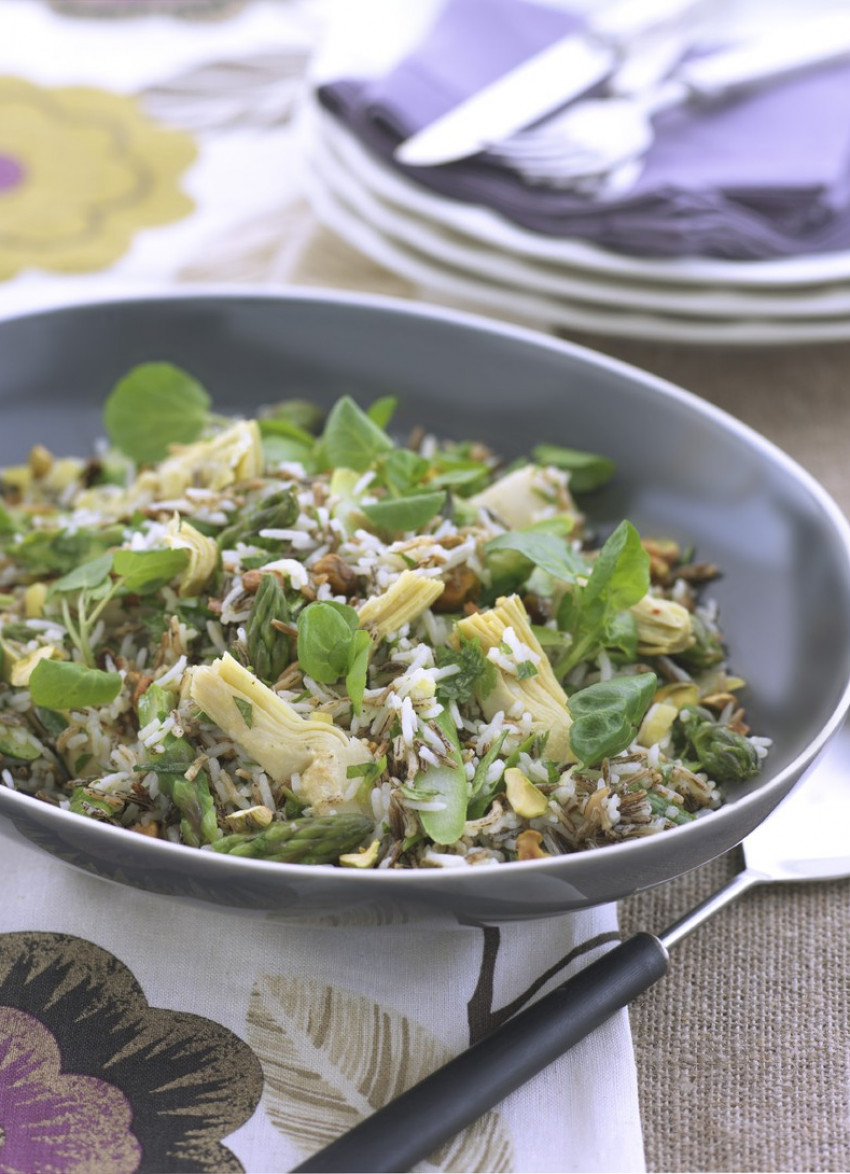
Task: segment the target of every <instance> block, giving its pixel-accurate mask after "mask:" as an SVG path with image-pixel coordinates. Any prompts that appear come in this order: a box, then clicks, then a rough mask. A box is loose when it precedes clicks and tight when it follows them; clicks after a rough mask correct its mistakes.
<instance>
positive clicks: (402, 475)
mask: <svg viewBox="0 0 850 1174" xmlns="http://www.w3.org/2000/svg"><path fill="white" fill-rule="evenodd" d="M430 467H431V466H430V465H429V463H428V461H426V459H425V458H424V457H420V456H419V454H418V453H415V452H411V451H410V449H409V448H394V449H393V450H392V452H388V453H387V455H386V456H385V457H381V458H380V461H379V462H378V471H379V475H380V478H381V480H382V481H383V482H384V484H385V485H386V487H387V488H388V489H389V490H391V491H392V492H394V493H398V494H404V493H410V492H411V490H413V489H414V488H415V487H416V486H417V485H418V484H419V482H420V481H421V480H422V478H423V477H424V476H425V474H426V473H427V472H428V470H429V469H430Z"/></svg>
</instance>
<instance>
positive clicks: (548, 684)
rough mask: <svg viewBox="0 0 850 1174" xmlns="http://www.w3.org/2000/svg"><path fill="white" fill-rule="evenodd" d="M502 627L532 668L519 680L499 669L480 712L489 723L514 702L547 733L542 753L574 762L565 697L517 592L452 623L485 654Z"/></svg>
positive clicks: (499, 640) (498, 641) (501, 635)
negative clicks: (532, 661)
mask: <svg viewBox="0 0 850 1174" xmlns="http://www.w3.org/2000/svg"><path fill="white" fill-rule="evenodd" d="M507 628H511V629H513V632H514V635H515V636H516V637H517V638H518V639H519V640H520V641H522V643H523V644H524V645H526V647H527V648H529V649H530V650H531V651H532V652H533V653H536V654H537V656H538V657H539V660H538V661H537V662H536V669H537V671H536V673H535V674H534V676H532V677H525V678H522V679H520V678H518V677H513V676H511V675H510V674H508V673H505V672H503V671H502V670H500V671H499V672H498V674H497V678H496V686H495V688H494V689H492V690H491V691H490V692H489V693H488V694H487V696H486V697H480V698H479V701H480V703H481V708H482V710H483V712H484V716H485V717H486V718H487V720H488V721H489V720H490V719H492V718H493V717H494V716H495V715H496V714H497V713H498V711H499V710H504V711H508V710H510V709H511V708H512V706H513V705H515V704H516V702H517V701H519V702H520V704H521V705H522V707H523V709H524V710H527V711H528V712H529V713H530V714H531V720H532V726H533V728H534V730H535V732H536V733H548V735H549V738H548V741H547V742H546V757H547V758H550V759H552V761H553V762H561V763H565V762H575V761H576V757H575V755H574V754H573V752H572V750H571V749H570V726H571V725H572V718H571V717H570V714H569V710H568V708H567V695H566V693H565V692H564V690H563V689H562V688H561V686H560V685H559V684H558V680H557V678H556V676H555V674H554V672H553V671H552V666H551V664H550V663H549V659H548V657H547V656H546V653H545V652H544V651H543V648H542V647H541V645H540V642H539V641H538V639H537V637H536V636H535V635H534V632H533V631H532V628H531V623H530V622H529V619H528V613H527V612H526V610H525V607H524V606H523V603H522V600H521V599H520V598H519V596H518V595H511V596H508V597H507V598H505V597H502V598H501V599H499V600H497V602H496V606H495V607H494V608H491V609H490V610H489V611H482V612H477V613H476V614H474V615H471V616H466V617H465V618H464V619H462V620H458V623H457V630H458V632H460V633H461V635H463V636H464V637H466V638H467V639H469V640H474V639H476V638H477V639H478V640H480V641H481V648H482V650H483V652H484V653H485V654H486V653H488V652H489V651H490V649H491V648H495V649H498V647H499V645H500V644H501V643H502V641H503V638H504V633H505V630H506V629H507Z"/></svg>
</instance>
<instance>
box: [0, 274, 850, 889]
mask: <svg viewBox="0 0 850 1174" xmlns="http://www.w3.org/2000/svg"><path fill="white" fill-rule="evenodd" d="M21 300H22V302H23V304H17V305H12V306H7V307H3V308H0V328H1V327H2V326H3V325H4V324H6V323H8V322H14V321H18V320H21V319H37V318H39V317H51V316H57V315H62V314H67V313H74V312H76V311H77V310H81V309H85V308H87V307H96V306H106V305H110V306H112V305H122V306H123V305H134V304H143V303H145V302H154V303H163V302H165V303H167V302H192V301H196V302H209V303H210V304H215V303H217V302H234V301H237V302H238V301H244V302H267V303H269V304H272V305H274V304H280V305H286V304H289V303H293V302H295V303H302V304H304V303H306V304H315V305H319V306H321V305H328V304H330V305H335V306H342V307H345V306H349V307H353V308H356V309H358V310H361V309H365V310H376V311H380V312H383V313H387V314H397V315H399V316H401V317H406V318H410V319H423V318H425V319H430V320H433V321H436V322H440V323H444V324H447V325H450V326H454V327H458V328H459V329H460V330H472V331H474V332H475V333H479V334H490V335H499V336H501V337H507V338H509V339H512V340H515V341H516V342H518V343H522V344H525V345H528V346H531V347H534V348H538V349H543V350H548V351H552V352H553V353H555V354H565V355H570V356H571V357H573V358H575V359H578V360H579V361H580V362H582V363H585V364H587V365H588V366H592V367H597V368H602V369H607V370H609V371H611V372H613V373H614V374H615V375H617V376H618V377H620V378H624V379H627V380H630V381H632V382H635V381H636V382H638V383H641V384H643V385H644V386H645V387H647V388H649V390H650V391H651V392H653V393H654V394H657V395H660V396H661V397H662V398H665V399H668V400H671V401H673V402H677V403H679V404H681V405H683V406H684V407H686V408H687V409H689V410H690V411H692V412H696V414H697V415H699V416H702V417H703V418H704V419H706V420H709V421H711V422H712V423H713V424H715V425H716V426H717V427H719V428H720V429H722V430H724V431H726V432H727V433H731V434H733V435H736V436H738V437H739V438H740V439H741V440H743V441H744V442H745V443H746V444H747V445H748V446H749V447H752V448H755V449H756V450H758V451H759V452H760V453H761V454H762V455H763V456H765V457H766V458H767V459H769V460H770V461H771V462H772V463H773V464H775V465H778V466H779V467H781V468H782V469H783V470H784V471H785V472H786V473H787V474H788V475H789V476H791V477H792V479H793V480H795V481H796V482H797V483H798V484H799V485H800V486H801V487H802V488H804V489H805V490H806V491H807V492H808V494H809V495H810V497H811V498H812V499H813V501H814V503H815V504H816V505H817V506H819V508H820V510H821V511H822V513H823V515H824V516H825V519H826V520H827V521H828V522H829V523H830V525H831V527H832V530H833V532H834V534H835V535H836V536H837V537H838V538H840V540H841V547H842V552H843V556H844V561H845V564H846V571H847V582H848V586H850V521H848V519H847V517H846V516H845V514H844V512H843V511H842V510H841V508H840V507H839V505H838V504H837V502H836V501H835V499H834V498H833V496H832V495H831V494H830V493H829V492H828V490H827V489H826V488H825V487H824V486H823V485H822V484H821V483H820V482H819V481H818V480H817V478H816V477H814V476H813V475H812V474H811V473H809V472H808V470H807V469H805V468H804V467H803V466H802V465H801V464H799V462H798V461H796V460H795V459H794V458H793V457H791V456H790V455H789V454H788V453H786V452H785V451H784V450H783V449H782V448H780V447H779V446H778V445H777V444H775V443H774V442H773V441H771V440H769V439H768V438H767V437H766V436H764V435H762V433H760V432H758V431H757V430H756V429H754V428H752V427H751V426H750V425H748V424H745V423H744V422H743V421H741V420H738V419H736V417H734V416H732V415H731V414H730V413H728V412H726V411H724V410H723V409H722V408H719V407H717V406H716V405H714V404H712V403H710V402H709V401H708V400H705V399H703V398H702V397H700V396H698V395H697V394H696V393H695V392H691V391H687V390H686V389H685V388H683V387H680V386H679V385H678V384H675V383H673V382H671V381H670V380H667V379H664V378H662V377H661V376H658V375H654V374H652V373H651V372H649V371H645V370H643V369H642V368H640V367H637V366H634V365H633V364H631V363H628V362H626V361H625V360H622V359H617V358H613V357H612V356H610V355H606V354H604V353H602V352H600V351H596V350H594V349H593V348H592V347H590V346H586V345H584V344H581V343H575V342H571V341H569V340H567V339H561V338H555V337H553V336H550V335H547V334H545V333H543V332H542V331H540V330H537V329H534V328H532V327H527V326H522V325H520V324H516V323H512V322H505V321H502V320H501V319H496V318H489V317H487V316H486V315H483V314H476V313H473V312H471V311H467V310H458V309H455V308H453V307H449V306H438V305H434V304H432V303H429V302H420V301H417V300H414V299H405V298H400V297H392V296H389V295H386V294H374V293H368V292H361V291H357V290H339V289H332V288H324V287H320V286H310V287H300V286H292V285H281V286H276V287H273V288H270V287H268V286H260V285H255V284H247V283H246V284H231V283H227V284H224V283H223V284H221V285H218V284H217V285H215V286H208V285H198V284H194V283H186V284H181V285H180V286H179V287H174V286H161V285H158V284H150V285H148V284H145V285H143V286H140V285H138V284H134V285H132V286H118V285H112V286H110V288H109V289H108V290H105V289H103V288H99V289H97V290H96V291H94V290H93V291H83V292H80V291H78V290H75V291H74V294H73V296H72V297H70V298H69V296H68V294H67V293H64V294H63V293H62V291H56V292H55V298H54V296H52V294H48V295H47V297H44V296H43V295H42V296H40V297H39V298H38V299H37V301H34V302H32V303H29V304H28V303H27V300H26V291H25V292H24V297H23V298H22V299H21ZM2 403H3V401H2V399H0V411H2ZM848 711H850V679H848V681H847V682H846V684H845V686H844V689H843V692H842V694H841V697H840V698H839V700H838V702H837V704H836V705H835V706H834V707H833V710H832V713H831V714H830V716H829V718H828V719H827V721H826V722H825V723H824V724H823V725H822V726H821V728H820V730H819V731H818V733H817V734H816V735H815V736H814V737H813V738H812V739H810V741H809V742H808V743H807V744H806V746H805V747H804V748H803V749H802V750H801V751H800V753H799V754H797V756H796V757H795V758H794V759H793V760H792V761H791V762H790V763H788V764H787V765H786V766H785V767H784V768H783V769H782V770H781V771H780V772H779V773H778V774H777V775H775V776H774V777H772V778H768V779H766V780H765V782H764V784H763V785H761V786H758V787H756V788H755V790H753V791H751V792H750V793H749V794H747V795H744V796H742V797H741V798H739V799H736V800H735V801H734V803H732V804H730V805H727V806H721V807H720V808H718V809H717V810H715V811H712V812H710V814H708V815H706V816H705V817H704V818H703V819H697V820H694V821H693V822H691V823H688V824H686V825H684V826H679V827H674V828H670V829H668V830H667V831H665V832H664V833H659V834H660V835H662V836H663V842H669V837H670V836H671V835H674V836H676V837H677V838H678V841H677V842H678V843H679V845H680V846H681V845H684V844H685V843H686V840H685V837H687V836H690V837H691V838H692V839H693V838H694V837H695V836H701V835H702V833H701V832H700V831H699V830H698V829H699V828H700V827H701V826H702V825H703V824H704V823H705V820H706V819H710V822H711V824H712V826H714V827H718V828H719V827H726V826H727V825H728V824H730V823H731V822H732V821H733V820H734V819H735V817H736V815H737V813H739V812H742V811H743V812H747V811H748V810H749V809H750V808H752V807H755V806H759V805H760V804H761V802H762V801H763V796H764V795H765V794H770V793H772V792H775V791H782V790H783V789H787V786H786V784H787V781H788V779H789V777H792V776H797V775H802V773H803V772H805V771H806V769H807V768H808V767H809V766H810V765H811V764H813V763H814V761H815V759H816V758H817V757H818V756H819V755H820V754H821V752H822V751H823V749H824V748H825V746H826V745H827V743H828V742H829V741H830V740H831V738H832V737H833V736H834V735H835V734H836V733H837V732H838V730H839V728H840V727H841V725H842V724H843V723H844V721H845V719H846V717H847V715H848ZM0 796H2V798H0V814H3V815H6V816H7V817H9V818H13V814H12V813H13V811H14V809H15V807H16V806H20V807H21V809H22V813H24V814H25V813H26V812H27V811H28V810H32V811H34V812H35V811H37V812H39V822H40V823H42V824H44V823H52V822H53V821H54V820H56V821H58V822H59V824H60V825H65V826H67V820H68V819H69V818H70V819H71V820H72V821H78V826H79V827H81V828H82V827H83V826H84V825H85V828H86V831H87V833H88V836H90V837H96V838H98V839H99V838H100V837H105V838H106V839H105V842H110V841H114V842H115V843H117V844H119V845H120V844H121V843H126V839H125V833H126V829H125V828H118V827H113V826H112V825H110V824H103V823H99V822H97V821H94V820H90V819H88V818H87V817H86V816H83V815H78V814H76V813H75V812H72V811H68V810H66V809H64V808H56V807H52V806H50V805H49V804H46V803H43V802H42V801H41V800H39V799H36V798H35V797H34V796H31V795H27V794H24V793H23V792H19V791H14V790H12V789H11V788H7V787H0ZM779 801H781V800H777V802H779ZM7 805H8V806H7ZM775 805H776V804H774V806H775ZM764 818H766V817H764ZM116 836H117V837H119V839H118V840H116V839H115V837H116ZM742 838H743V834H742V835H740V836H738V838H737V839H736V840H734V841H733V842H732V843H730V844H729V845H728V847H726V848H720V849H718V851H717V853H715V855H717V854H722V853H723V852H725V851H728V850H729V849H730V848H731V847H733V846H734V844H736V843H738V842H740V840H741V839H742ZM137 839H138V842H139V843H141V839H140V838H137ZM658 843H659V837H658V836H655V835H652V836H645V837H639V838H636V839H633V840H628V841H624V842H621V843H616V844H608V845H605V846H604V848H600V849H595V850H594V849H590V850H588V851H586V852H576V853H568V854H564V855H561V856H552V857H548V858H547V859H537V860H527V861H511V863H510V869H511V875H512V876H513V875H520V874H524V873H526V872H534V873H536V874H545V873H547V872H551V873H558V874H559V879H561V880H563V879H568V878H567V877H565V876H562V875H560V874H563V873H564V872H565V870H571V869H572V868H581V867H582V866H583V867H585V868H586V867H587V866H588V862H589V861H591V860H597V861H600V856H601V861H600V864H598V865H597V867H602V866H604V861H605V860H611V861H612V864H613V862H614V861H615V860H619V861H621V862H623V863H625V862H627V861H628V862H631V863H632V864H633V865H634V866H635V873H636V874H637V873H638V872H639V870H640V864H641V862H642V861H643V860H644V859H645V858H647V857H649V859H651V858H652V855H653V853H654V852H655V851H657V847H656V845H657V844H658ZM144 844H145V847H144V851H145V853H146V854H149V855H150V862H151V864H152V863H154V861H155V860H160V861H161V862H162V863H163V864H166V863H167V862H168V861H172V860H173V861H174V863H175V864H176V863H177V862H178V861H179V862H181V863H182V868H183V871H184V872H186V875H187V877H188V876H189V874H190V871H191V870H192V869H193V866H192V865H189V863H188V861H189V860H190V859H192V858H198V857H199V855H200V856H201V857H202V858H203V860H205V861H207V862H209V860H210V859H214V860H215V861H216V862H217V863H216V865H215V866H214V867H215V868H216V869H217V871H218V872H219V873H220V874H221V879H222V880H224V879H225V877H226V876H227V875H228V874H229V873H230V872H231V871H232V872H234V874H238V875H243V876H245V877H246V881H247V880H248V879H249V878H253V879H257V878H260V877H263V876H268V877H270V878H276V879H277V880H278V882H285V879H286V877H287V876H295V875H297V876H298V877H299V878H301V879H303V878H305V877H308V876H311V875H312V876H315V875H316V874H317V871H318V872H319V873H320V874H322V875H325V876H327V875H328V873H332V874H334V875H338V873H339V871H340V870H339V869H338V868H336V866H334V865H315V864H311V865H306V864H287V865H281V864H278V863H272V862H270V861H263V860H253V859H250V858H245V857H239V858H233V857H229V856H227V855H223V854H218V853H215V852H213V851H211V850H204V849H197V848H188V847H187V846H186V845H184V844H177V843H173V842H171V841H168V840H153V839H150V838H148V837H144ZM175 854H176V855H175ZM203 860H200V859H199V861H198V866H200V865H201V864H202V863H203ZM571 862H577V863H575V864H572V863H571ZM697 863H699V861H697ZM491 867H497V866H496V865H493V866H491ZM187 870H188V871H187ZM387 871H388V870H377V869H356V868H353V869H346V870H345V873H346V884H348V885H350V886H351V891H352V896H353V899H359V898H361V897H362V898H366V897H367V896H368V893H369V891H370V890H371V889H372V888H374V886H376V885H378V886H381V885H384V886H385V885H386V884H387V882H386V880H384V879H382V878H383V877H385V876H386V875H387ZM488 872H489V868H487V867H484V868H481V867H477V868H461V867H458V868H418V869H394V870H393V871H392V873H391V874H390V875H392V876H393V877H394V878H395V879H394V880H393V881H392V882H391V884H392V886H393V887H395V888H398V887H399V886H400V887H401V888H403V889H405V890H407V889H416V888H428V889H429V890H439V889H454V888H458V887H459V888H460V889H461V890H462V889H464V888H466V887H467V886H469V887H472V886H474V885H477V884H478V883H479V881H480V878H481V877H482V875H486V874H487V873H488ZM676 875H679V873H678V872H677V873H673V874H671V875H670V876H669V877H667V878H666V879H669V880H672V879H673V878H674V876H676ZM663 883H665V879H664V878H662V879H661V880H659V881H653V882H652V884H653V885H654V884H663ZM355 886H356V887H357V889H358V890H359V891H358V892H355ZM411 896H413V897H415V893H412V894H411Z"/></svg>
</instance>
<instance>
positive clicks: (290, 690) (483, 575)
mask: <svg viewBox="0 0 850 1174" xmlns="http://www.w3.org/2000/svg"><path fill="white" fill-rule="evenodd" d="M394 406H395V405H394V401H393V400H392V399H390V398H383V399H379V400H376V401H375V402H374V403H372V404H371V405H370V406H369V407H368V408H363V407H360V406H358V405H357V404H356V403H355V402H354V401H353V400H352V399H350V398H349V397H343V398H341V399H340V400H339V401H338V402H337V403H336V404H335V405H334V407H333V408H332V409H331V411H330V412H329V413H328V414H327V415H326V416H324V415H323V414H322V413H320V412H319V411H318V410H317V409H316V408H315V407H313V406H312V405H310V404H308V403H305V402H302V401H297V400H293V401H287V402H284V403H282V404H279V405H276V406H274V407H271V408H268V409H266V410H264V411H263V412H262V413H261V414H260V415H259V417H258V418H257V419H234V418H223V417H221V416H218V415H216V414H215V413H214V412H213V411H212V410H211V407H210V399H209V396H208V395H207V393H206V391H205V390H204V388H203V387H202V386H201V385H200V384H199V383H198V382H197V381H196V380H195V379H194V378H192V376H190V375H189V374H187V373H186V372H184V371H182V370H180V369H179V368H177V367H174V366H172V365H171V364H168V363H159V362H157V363H146V364H143V365H142V366H140V367H136V368H134V369H133V370H132V371H131V372H130V373H129V374H128V375H127V376H125V377H124V378H123V379H122V380H121V381H120V382H119V383H118V384H117V385H116V387H115V388H114V390H113V392H112V393H111V395H110V396H109V398H108V400H107V402H106V406H105V414H104V425H105V433H106V436H107V437H108V439H106V440H104V442H103V443H102V445H101V446H100V448H99V450H98V451H97V454H96V455H95V456H94V457H92V458H90V459H81V458H58V457H56V456H54V455H53V454H51V453H50V452H48V451H47V450H46V449H44V448H43V447H41V446H36V447H35V448H33V450H32V451H31V452H30V454H29V459H28V461H27V463H26V464H24V465H20V466H15V467H11V468H6V469H4V470H3V471H2V473H0V490H2V497H0V503H2V505H0V649H2V683H0V785H4V786H6V787H10V788H12V789H14V790H18V791H21V792H24V793H26V794H29V795H32V796H34V797H36V798H37V799H39V800H42V801H44V802H46V803H51V804H53V805H56V806H58V807H61V808H64V809H67V810H69V811H70V812H73V813H75V814H76V815H77V816H80V817H85V818H88V819H94V820H100V821H103V822H106V823H109V824H112V825H115V826H118V827H121V828H125V829H127V830H128V832H131V833H135V834H137V835H146V836H151V837H156V838H160V839H165V840H170V841H173V842H178V843H182V844H186V845H189V846H191V847H194V848H197V849H201V850H204V851H212V852H221V853H227V854H230V855H237V856H247V857H254V858H261V859H264V860H271V861H278V862H280V863H287V862H299V863H307V864H316V865H323V864H324V865H331V866H341V867H349V868H359V869H372V868H378V869H381V868H419V867H431V868H457V867H460V868H464V867H470V866H473V867H488V866H493V865H495V864H501V863H505V862H510V861H516V860H530V859H537V858H545V857H548V856H557V855H562V854H564V853H570V852H575V851H580V850H585V849H588V848H597V847H601V846H604V845H607V844H612V843H618V842H622V841H626V840H630V839H634V838H635V837H641V836H647V835H653V834H655V833H658V832H663V831H665V830H667V829H670V828H673V827H675V826H678V825H681V824H685V823H688V822H690V821H692V820H694V819H699V818H701V817H703V816H705V815H708V814H710V812H711V811H712V810H714V809H715V808H717V807H718V806H719V805H720V804H721V802H722V796H723V786H724V784H727V783H731V782H737V781H740V780H742V779H746V778H749V777H751V776H752V775H754V774H756V773H757V772H758V771H759V769H760V768H761V764H762V760H763V758H764V756H765V754H766V753H767V749H768V746H769V741H768V739H766V738H763V737H758V736H755V735H753V734H751V732H750V730H749V729H748V726H747V724H746V717H745V713H744V710H743V708H742V705H741V703H740V700H739V696H738V695H739V692H740V690H741V689H742V688H743V687H744V681H743V680H742V679H741V678H740V677H736V676H734V675H732V673H731V671H730V670H729V668H728V667H727V663H726V650H725V647H724V645H723V640H722V634H721V630H720V628H719V626H718V617H717V614H716V608H715V607H714V605H713V604H712V602H711V601H710V600H709V599H706V598H704V597H703V596H704V585H705V584H706V583H707V582H708V581H710V580H711V579H712V578H713V577H714V576H715V575H716V574H717V573H718V570H717V568H716V567H714V566H712V565H710V564H707V563H701V562H697V561H695V560H694V558H693V556H692V554H691V553H690V552H688V551H684V550H681V549H680V548H679V546H678V545H677V544H676V543H675V542H673V541H671V540H669V539H666V538H664V537H660V538H659V537H653V536H643V537H642V536H640V535H639V534H638V532H637V530H636V529H635V528H634V526H633V525H632V524H631V523H630V522H629V521H628V520H624V521H623V522H621V523H620V525H619V526H617V527H616V528H615V529H614V530H613V531H612V532H611V533H610V534H609V535H608V536H607V537H606V538H605V540H604V542H603V541H601V536H599V535H595V534H594V533H593V532H592V531H591V529H590V528H589V526H588V525H587V522H586V519H585V516H584V514H583V512H582V509H581V507H580V502H581V499H582V496H583V495H584V494H585V493H592V492H593V490H594V489H595V488H597V487H598V486H599V485H601V484H602V483H604V481H606V480H607V479H608V478H609V477H610V476H612V475H614V473H615V471H614V469H613V467H612V465H611V463H610V462H609V461H608V460H606V459H605V458H604V457H601V456H596V455H594V454H589V453H584V452H580V451H575V450H573V449H570V448H562V447H558V446H554V445H551V444H541V445H540V446H538V448H536V449H535V450H534V451H533V452H532V453H531V454H530V455H529V457H528V458H527V459H523V460H518V461H515V462H513V463H511V464H504V463H503V462H502V461H500V460H499V458H498V457H497V456H496V455H495V454H494V453H492V452H491V451H490V450H489V449H488V448H487V447H486V446H485V444H484V443H483V442H480V441H471V442H467V443H457V442H448V441H441V440H439V439H437V438H435V437H433V436H431V435H429V434H426V433H425V432H424V431H421V430H418V431H417V432H416V433H414V434H413V435H411V436H409V437H407V438H406V439H405V441H404V442H396V441H395V440H394V439H393V437H392V435H391V433H390V431H389V429H390V428H391V416H392V412H393V408H394ZM577 503H579V504H577Z"/></svg>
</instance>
